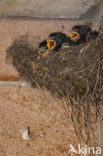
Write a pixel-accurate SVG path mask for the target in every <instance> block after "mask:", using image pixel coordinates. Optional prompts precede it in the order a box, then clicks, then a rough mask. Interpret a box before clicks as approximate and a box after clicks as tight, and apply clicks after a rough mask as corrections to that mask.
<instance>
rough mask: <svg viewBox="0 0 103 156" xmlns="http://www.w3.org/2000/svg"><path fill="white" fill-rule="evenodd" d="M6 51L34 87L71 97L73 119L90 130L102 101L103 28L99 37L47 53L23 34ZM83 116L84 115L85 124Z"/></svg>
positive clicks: (62, 96) (63, 96)
mask: <svg viewBox="0 0 103 156" xmlns="http://www.w3.org/2000/svg"><path fill="white" fill-rule="evenodd" d="M6 54H7V59H8V58H9V57H11V58H12V64H13V65H14V66H15V68H16V69H17V71H18V72H19V75H20V77H22V78H24V79H26V80H27V81H29V82H30V83H31V85H32V87H38V88H42V89H44V88H46V89H47V90H48V91H50V92H51V94H52V95H53V96H56V97H57V98H60V99H62V98H66V99H68V101H69V104H67V106H68V105H69V106H71V109H72V114H71V119H72V121H73V122H74V124H75V123H79V127H80V126H81V128H82V127H83V126H84V127H87V129H86V134H87V133H89V132H88V129H89V130H90V127H89V124H88V122H87V120H88V121H89V119H91V118H90V115H91V112H92V114H93V110H95V111H94V118H93V122H94V120H96V114H97V111H98V109H97V103H98V102H99V101H100V98H101V90H102V88H103V32H102V31H101V32H100V34H99V36H98V37H97V39H96V40H93V41H91V42H89V43H87V44H82V45H79V46H74V47H73V46H72V47H69V48H65V49H62V50H60V51H58V52H50V53H49V55H48V56H46V57H41V56H39V54H38V50H35V49H34V48H33V47H32V46H31V45H30V44H29V43H28V41H27V39H26V37H25V36H22V37H20V38H19V39H17V40H15V41H14V42H13V43H12V45H11V46H10V47H9V48H8V49H7V51H6ZM90 103H92V104H90ZM69 106H68V107H69ZM75 116H76V118H75ZM80 116H81V118H82V119H84V120H83V122H82V124H80V123H81V122H80V120H81V118H80ZM75 125H76V126H77V124H75ZM90 125H91V124H90ZM76 133H77V132H76ZM81 135H82V134H81ZM83 137H84V135H82V138H83ZM88 137H89V135H88ZM88 137H86V141H87V140H88Z"/></svg>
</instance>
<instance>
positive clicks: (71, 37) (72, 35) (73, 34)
mask: <svg viewBox="0 0 103 156" xmlns="http://www.w3.org/2000/svg"><path fill="white" fill-rule="evenodd" d="M78 38H80V35H79V34H78V33H76V32H71V33H70V39H71V40H75V39H78Z"/></svg>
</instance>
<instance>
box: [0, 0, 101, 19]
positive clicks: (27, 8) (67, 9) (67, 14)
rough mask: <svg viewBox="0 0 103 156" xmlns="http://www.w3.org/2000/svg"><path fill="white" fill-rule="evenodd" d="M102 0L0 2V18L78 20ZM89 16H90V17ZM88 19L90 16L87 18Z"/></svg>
mask: <svg viewBox="0 0 103 156" xmlns="http://www.w3.org/2000/svg"><path fill="white" fill-rule="evenodd" d="M100 1H102V0H39V1H38V0H1V1H0V15H1V16H28V17H41V18H71V19H74V18H79V17H80V16H82V15H84V14H86V13H87V12H88V11H90V10H91V13H92V15H93V14H94V11H93V12H92V10H93V9H94V8H95V7H96V5H97V7H98V4H100V3H101V2H100ZM92 15H91V16H92ZM88 17H89V18H90V15H89V16H88Z"/></svg>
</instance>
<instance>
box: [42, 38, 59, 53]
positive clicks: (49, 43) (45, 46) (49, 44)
mask: <svg viewBox="0 0 103 156" xmlns="http://www.w3.org/2000/svg"><path fill="white" fill-rule="evenodd" d="M55 46H56V42H55V41H54V40H51V39H48V40H45V41H43V42H41V43H40V44H39V48H40V50H39V54H40V55H43V54H44V53H48V52H49V51H51V50H53V49H54V47H55Z"/></svg>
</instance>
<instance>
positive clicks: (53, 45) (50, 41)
mask: <svg viewBox="0 0 103 156" xmlns="http://www.w3.org/2000/svg"><path fill="white" fill-rule="evenodd" d="M55 45H56V42H55V41H52V40H47V46H48V50H52V49H53V48H54V47H55Z"/></svg>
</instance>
